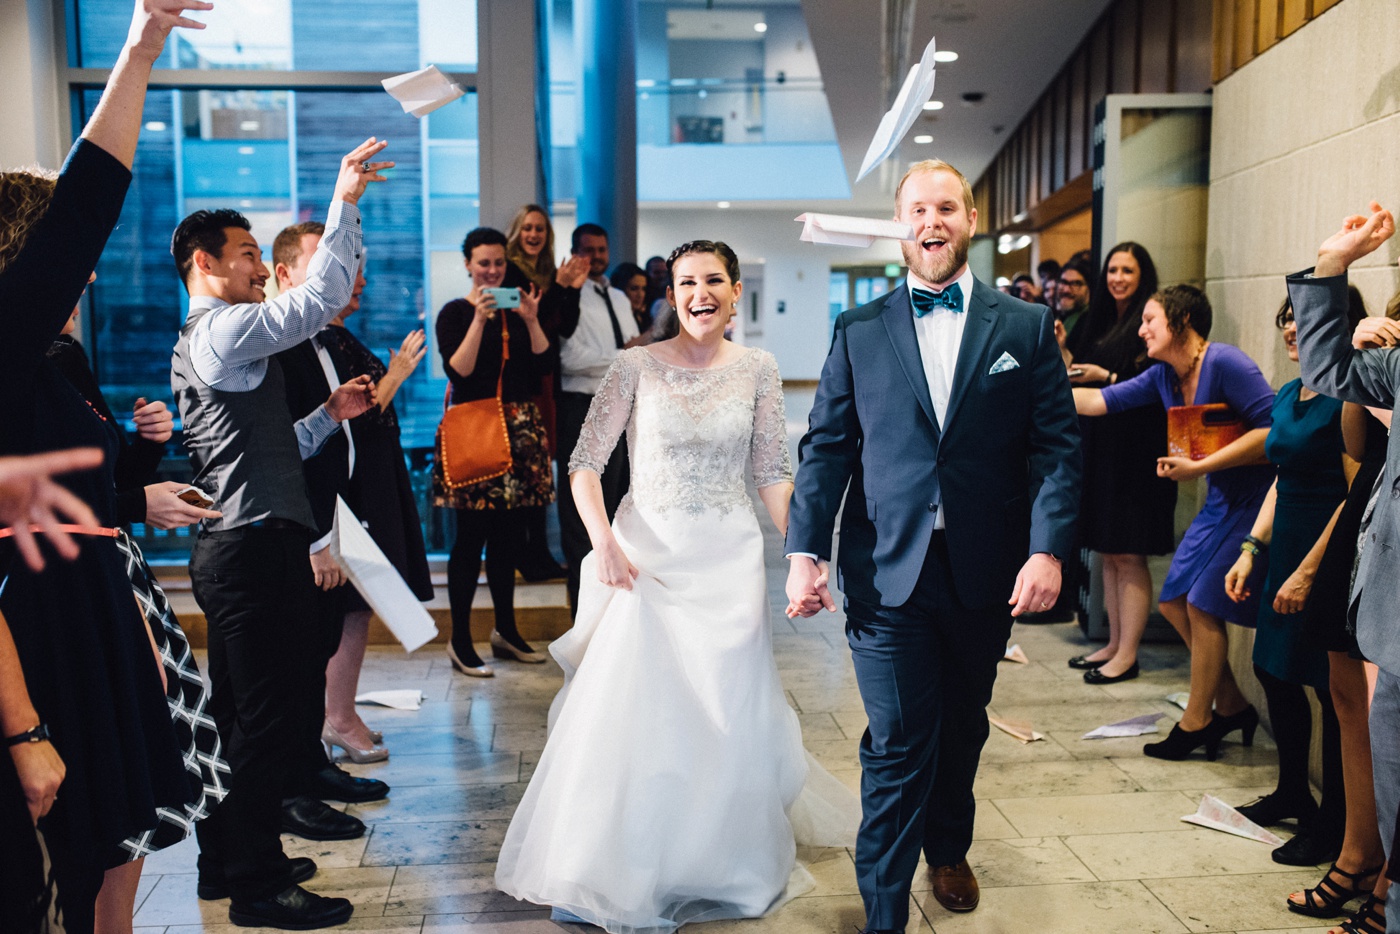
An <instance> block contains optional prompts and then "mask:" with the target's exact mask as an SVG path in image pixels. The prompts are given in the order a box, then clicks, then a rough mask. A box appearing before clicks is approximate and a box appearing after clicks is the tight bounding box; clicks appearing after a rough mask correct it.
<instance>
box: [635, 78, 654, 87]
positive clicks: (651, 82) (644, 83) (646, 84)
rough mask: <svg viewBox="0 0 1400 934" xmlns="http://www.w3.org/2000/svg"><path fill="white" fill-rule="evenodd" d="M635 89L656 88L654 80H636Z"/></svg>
mask: <svg viewBox="0 0 1400 934" xmlns="http://www.w3.org/2000/svg"><path fill="white" fill-rule="evenodd" d="M637 87H639V88H654V87H656V79H655V78H638V79H637Z"/></svg>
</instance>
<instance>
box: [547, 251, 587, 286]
mask: <svg viewBox="0 0 1400 934" xmlns="http://www.w3.org/2000/svg"><path fill="white" fill-rule="evenodd" d="M554 281H555V282H557V283H559V284H560V285H562V286H564V287H565V288H568V289H580V288H583V284H584V283H585V282H587V281H588V257H586V256H578V255H570V256H569V258H568V259H566V260H564V264H563V265H562V266H560V267H559V268H558V269H557V270H555V273H554Z"/></svg>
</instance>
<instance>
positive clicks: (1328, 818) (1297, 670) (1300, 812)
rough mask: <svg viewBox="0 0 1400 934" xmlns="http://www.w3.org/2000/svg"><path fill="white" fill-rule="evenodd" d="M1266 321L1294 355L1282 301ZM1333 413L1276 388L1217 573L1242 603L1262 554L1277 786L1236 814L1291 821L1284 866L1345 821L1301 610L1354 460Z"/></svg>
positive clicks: (1324, 401) (1333, 846)
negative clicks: (1238, 519)
mask: <svg viewBox="0 0 1400 934" xmlns="http://www.w3.org/2000/svg"><path fill="white" fill-rule="evenodd" d="M1357 298H1358V299H1359V298H1360V295H1359V294H1358V296H1357ZM1352 316H1353V320H1352V322H1351V323H1352V326H1353V327H1354V326H1355V325H1356V324H1358V323H1359V322H1360V320H1361V319H1362V318H1364V317H1365V316H1366V309H1365V306H1364V305H1361V304H1360V303H1359V301H1358V302H1356V303H1354V304H1353V305H1352ZM1274 323H1275V324H1276V325H1277V326H1278V327H1279V328H1280V330H1282V332H1283V340H1284V344H1285V346H1286V347H1287V349H1288V357H1289V359H1290V360H1294V361H1296V360H1297V359H1298V326H1297V324H1296V323H1295V322H1294V320H1293V306H1292V305H1291V304H1290V303H1289V302H1288V300H1287V299H1286V298H1285V299H1284V301H1283V304H1282V306H1280V308H1279V310H1278V314H1277V316H1276V318H1275V322H1274ZM1350 408H1352V409H1354V410H1356V411H1358V412H1360V411H1364V410H1362V409H1361V407H1360V406H1351V407H1350ZM1342 409H1343V405H1342V403H1341V402H1340V401H1339V400H1337V399H1331V398H1328V397H1327V396H1319V395H1318V394H1317V393H1316V392H1314V391H1313V390H1311V389H1309V388H1307V387H1306V386H1304V385H1303V382H1302V380H1301V379H1295V380H1292V381H1290V382H1288V383H1285V384H1284V385H1283V387H1282V388H1281V389H1279V391H1278V395H1277V396H1276V397H1275V399H1274V407H1273V425H1272V426H1271V427H1270V428H1269V437H1268V441H1267V442H1266V444H1265V446H1264V451H1265V453H1266V454H1267V455H1268V458H1269V460H1270V462H1272V463H1273V464H1274V465H1275V466H1276V467H1277V468H1278V477H1277V479H1276V480H1275V481H1274V485H1273V486H1272V487H1271V488H1270V489H1269V494H1268V496H1267V497H1265V499H1264V504H1263V506H1262V507H1261V508H1260V510H1259V515H1258V517H1257V518H1256V519H1255V520H1254V526H1253V528H1252V529H1251V530H1250V534H1249V536H1248V537H1247V538H1246V539H1245V540H1244V541H1243V542H1242V543H1241V544H1240V546H1239V547H1240V554H1239V557H1238V558H1237V559H1236V561H1235V566H1234V567H1233V568H1231V569H1230V572H1229V573H1228V574H1226V575H1225V589H1226V591H1227V592H1228V593H1229V595H1230V599H1232V600H1236V601H1242V600H1244V599H1245V598H1246V597H1247V596H1248V595H1249V593H1248V589H1247V586H1246V584H1245V581H1246V580H1248V578H1249V576H1250V572H1251V571H1252V570H1253V567H1254V559H1255V557H1256V556H1257V555H1258V554H1259V553H1260V552H1262V551H1264V550H1267V551H1268V553H1269V571H1268V574H1267V575H1266V576H1265V578H1264V585H1263V591H1262V593H1261V595H1260V597H1261V599H1260V603H1259V616H1258V619H1257V622H1256V625H1255V635H1254V673H1255V675H1256V676H1257V677H1258V679H1259V684H1260V686H1261V687H1263V689H1264V696H1265V699H1266V700H1267V701H1268V704H1269V725H1270V727H1271V728H1272V732H1273V735H1274V742H1275V743H1276V744H1277V746H1278V785H1277V787H1276V788H1275V790H1274V791H1272V792H1270V793H1269V794H1267V795H1265V796H1264V797H1263V798H1260V799H1259V800H1258V801H1256V802H1254V803H1253V804H1249V805H1245V806H1244V807H1242V808H1240V813H1241V814H1244V815H1245V816H1246V817H1248V818H1249V819H1250V820H1252V821H1254V822H1255V823H1256V824H1259V825H1261V826H1269V825H1270V824H1276V823H1278V822H1279V821H1282V820H1286V819H1289V818H1293V819H1296V820H1297V821H1298V826H1299V831H1298V833H1296V834H1294V836H1293V838H1292V839H1290V840H1289V841H1288V842H1286V843H1284V844H1283V845H1282V846H1280V847H1279V848H1278V849H1276V850H1274V854H1273V857H1274V861H1275V862H1278V863H1284V864H1287V865H1291V866H1316V865H1317V864H1318V863H1322V862H1329V861H1331V860H1334V859H1336V858H1337V856H1338V855H1339V854H1340V852H1341V844H1342V833H1343V830H1344V827H1345V818H1344V815H1345V811H1346V804H1345V800H1346V797H1345V794H1344V788H1343V784H1342V761H1341V744H1340V741H1339V736H1338V726H1337V716H1336V713H1335V711H1334V710H1333V708H1332V697H1331V694H1330V692H1329V690H1328V663H1327V656H1326V654H1325V653H1324V652H1322V651H1321V650H1320V647H1319V646H1318V645H1317V644H1316V643H1315V642H1313V641H1312V640H1311V639H1309V638H1308V637H1307V636H1308V634H1307V632H1306V627H1305V623H1306V619H1307V617H1306V616H1305V615H1304V613H1303V612H1302V611H1303V610H1304V609H1305V608H1306V606H1307V604H1308V600H1309V596H1310V594H1311V591H1312V585H1313V580H1314V578H1315V577H1316V575H1317V567H1318V563H1319V562H1320V561H1321V560H1322V555H1323V552H1324V550H1325V549H1326V548H1327V542H1328V539H1329V537H1330V536H1331V534H1332V528H1333V525H1334V524H1335V521H1336V520H1335V517H1336V515H1337V514H1338V513H1339V512H1340V510H1341V507H1342V503H1343V501H1344V500H1345V499H1346V495H1347V484H1348V483H1349V482H1350V481H1351V479H1352V476H1353V475H1354V473H1355V470H1356V462H1355V461H1353V460H1351V459H1350V458H1348V457H1346V456H1345V452H1344V447H1345V446H1344V443H1343V439H1342ZM1305 686H1306V687H1311V688H1312V689H1313V692H1314V693H1315V694H1316V695H1317V701H1318V705H1319V707H1320V708H1321V710H1322V808H1321V810H1320V811H1319V809H1318V806H1317V804H1316V803H1315V802H1314V801H1313V797H1312V790H1311V788H1310V787H1309V778H1308V760H1309V753H1310V752H1311V750H1312V720H1313V716H1312V705H1311V704H1310V703H1309V702H1308V697H1307V693H1306V692H1305V691H1304V687H1305ZM1371 881H1374V879H1372V880H1371Z"/></svg>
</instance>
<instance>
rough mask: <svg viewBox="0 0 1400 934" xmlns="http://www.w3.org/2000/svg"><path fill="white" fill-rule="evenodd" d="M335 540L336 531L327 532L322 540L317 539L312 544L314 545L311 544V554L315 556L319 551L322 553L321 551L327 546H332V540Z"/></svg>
mask: <svg viewBox="0 0 1400 934" xmlns="http://www.w3.org/2000/svg"><path fill="white" fill-rule="evenodd" d="M333 538H335V530H334V529H332V530H331V531H329V532H327V533H326V534H325V535H322V536H321V537H320V538H318V539H316V540H315V541H314V542H312V543H311V552H310V553H311V554H313V555H314V554H315V553H316V552H318V551H320V550H321V549H323V548H325V547H326V546H328V545H330V543H331V539H333Z"/></svg>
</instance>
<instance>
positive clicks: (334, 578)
mask: <svg viewBox="0 0 1400 934" xmlns="http://www.w3.org/2000/svg"><path fill="white" fill-rule="evenodd" d="M311 573H312V575H313V577H314V578H315V580H316V586H317V587H320V588H321V589H322V590H334V589H335V588H337V587H339V586H340V585H341V584H343V583H345V572H344V571H342V570H341V569H340V562H339V561H337V560H335V557H334V556H333V555H332V554H331V546H329V545H327V546H326V547H325V548H322V549H321V550H320V551H314V552H312V553H311Z"/></svg>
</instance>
